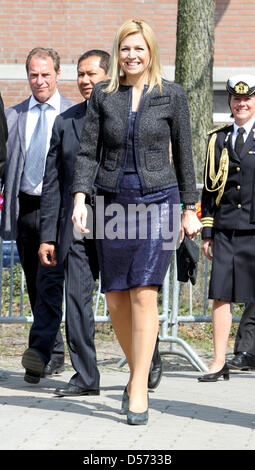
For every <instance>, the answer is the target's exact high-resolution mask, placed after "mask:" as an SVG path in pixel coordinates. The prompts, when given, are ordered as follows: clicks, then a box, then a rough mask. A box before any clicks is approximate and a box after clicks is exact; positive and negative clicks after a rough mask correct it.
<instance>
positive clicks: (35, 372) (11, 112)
mask: <svg viewBox="0 0 255 470" xmlns="http://www.w3.org/2000/svg"><path fill="white" fill-rule="evenodd" d="M26 70H27V77H28V82H29V85H30V88H31V91H32V94H31V96H30V98H28V99H26V100H25V101H23V102H22V103H19V104H17V105H16V106H13V107H11V108H9V109H7V110H6V117H7V124H8V131H9V137H8V142H7V160H6V167H5V176H4V207H3V212H2V218H1V232H0V234H1V236H2V237H3V238H4V239H6V240H16V242H17V248H18V252H19V257H20V261H21V264H22V267H23V269H24V272H25V277H26V283H27V289H28V294H29V300H30V304H31V308H32V311H33V315H34V322H33V325H32V327H31V330H30V335H29V348H28V349H27V350H26V351H25V353H24V355H23V358H22V365H23V366H24V368H25V369H26V373H25V377H24V379H25V380H26V381H27V382H30V383H37V382H39V380H40V377H41V375H42V373H43V370H44V368H45V365H46V364H47V363H48V362H49V360H50V359H51V360H52V363H55V364H56V367H55V372H58V371H61V370H62V369H63V364H64V344H63V339H62V336H61V334H60V330H59V325H60V322H61V318H62V297H63V280H64V273H63V266H62V265H59V264H58V265H56V266H55V267H54V269H49V268H47V267H45V266H41V265H40V263H39V258H38V249H39V245H40V238H39V221H40V202H41V189H42V179H43V172H44V164H45V159H46V155H47V150H48V148H49V142H50V137H51V129H52V125H53V122H54V120H55V117H56V116H57V115H58V114H59V113H60V112H63V111H64V110H66V109H68V108H69V107H70V106H72V105H73V104H74V102H72V101H71V100H69V99H67V98H65V97H63V96H62V95H60V93H59V92H58V89H57V82H58V78H59V76H60V58H59V55H58V53H57V52H56V51H54V50H53V49H46V48H41V47H38V48H34V49H33V50H32V51H31V52H30V53H29V54H28V57H27V60H26ZM38 139H39V143H38ZM38 328H40V329H43V331H44V335H43V336H40V338H39V336H38V333H37V331H38ZM56 335H57V338H56ZM53 348H54V350H53ZM38 350H40V354H39V353H38ZM52 351H53V353H52V356H51V352H52Z"/></svg>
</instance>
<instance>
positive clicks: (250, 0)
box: [0, 0, 255, 106]
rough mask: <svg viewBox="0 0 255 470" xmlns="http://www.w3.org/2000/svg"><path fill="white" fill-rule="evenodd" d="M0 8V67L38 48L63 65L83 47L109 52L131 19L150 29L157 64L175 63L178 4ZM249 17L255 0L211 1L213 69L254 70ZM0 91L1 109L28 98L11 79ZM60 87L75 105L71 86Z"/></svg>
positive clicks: (146, 0) (113, 1)
mask: <svg viewBox="0 0 255 470" xmlns="http://www.w3.org/2000/svg"><path fill="white" fill-rule="evenodd" d="M201 4H202V2H201ZM0 6H1V8H0V64H15V63H17V64H24V62H25V59H26V56H27V54H28V52H29V50H31V49H32V48H33V47H35V46H38V45H41V46H47V47H48V46H49V47H53V48H54V49H56V50H57V51H58V52H59V54H60V56H61V61H62V63H65V64H76V61H77V58H78V57H79V55H80V54H81V53H82V52H84V51H85V50H88V49H92V48H102V49H105V50H107V51H108V52H111V46H112V41H113V38H114V33H115V31H116V29H117V28H118V27H119V25H120V24H121V23H122V22H123V21H124V20H125V19H127V18H130V17H131V16H135V17H140V18H143V19H145V20H146V21H148V23H149V24H150V25H151V26H152V27H153V29H154V31H155V33H156V36H157V38H158V42H159V47H160V52H161V60H162V63H163V64H164V65H174V63H175V44H176V39H175V35H176V16H177V0H156V1H153V0H128V1H118V0H102V1H97V0H87V1H83V0H74V1H68V0H56V1H42V0H36V1H29V0H20V1H18V2H17V0H0ZM254 14H255V0H247V1H244V0H242V2H240V0H216V31H215V66H247V67H250V66H253V64H254V57H255V51H254V48H255V41H254V33H255V24H254ZM74 78H75V77H74ZM0 87H1V91H2V95H3V98H4V102H5V105H6V106H10V105H12V104H14V103H16V102H17V101H21V100H22V99H24V98H25V97H27V96H28V94H29V90H28V87H27V84H26V83H25V81H22V80H19V81H15V80H14V77H13V80H8V81H6V80H2V81H1V83H0ZM59 88H60V90H61V91H62V92H63V93H64V94H66V95H67V96H68V97H70V98H72V99H74V100H75V101H80V95H79V94H78V93H77V91H76V86H75V82H74V83H72V82H60V87H59Z"/></svg>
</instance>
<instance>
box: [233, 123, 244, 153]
mask: <svg viewBox="0 0 255 470" xmlns="http://www.w3.org/2000/svg"><path fill="white" fill-rule="evenodd" d="M237 132H238V135H237V138H236V142H235V152H236V153H237V155H240V154H241V151H242V148H243V145H244V138H243V135H244V133H245V129H244V128H243V127H239V128H238V129H237Z"/></svg>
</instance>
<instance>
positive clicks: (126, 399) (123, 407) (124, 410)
mask: <svg viewBox="0 0 255 470" xmlns="http://www.w3.org/2000/svg"><path fill="white" fill-rule="evenodd" d="M128 408H129V396H128V392H127V387H125V390H124V392H123V395H122V403H121V410H120V414H121V415H126V414H127V412H128Z"/></svg>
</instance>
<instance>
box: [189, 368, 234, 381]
mask: <svg viewBox="0 0 255 470" xmlns="http://www.w3.org/2000/svg"><path fill="white" fill-rule="evenodd" d="M221 376H223V379H224V380H229V368H228V366H227V363H225V364H224V366H223V367H222V369H220V370H219V371H218V372H214V373H211V374H204V375H200V377H198V378H197V380H198V381H199V382H216V381H217V380H218V379H219V378H220V377H221Z"/></svg>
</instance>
